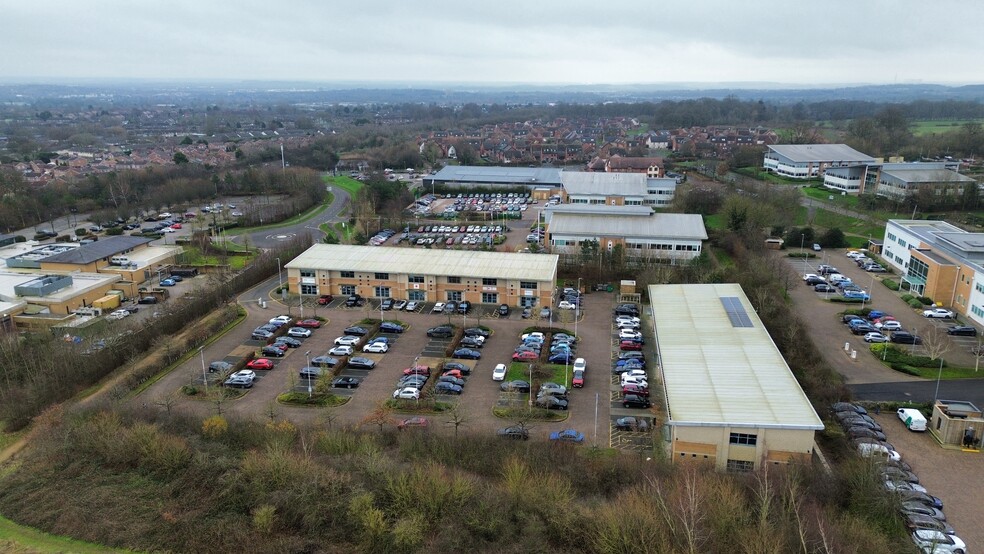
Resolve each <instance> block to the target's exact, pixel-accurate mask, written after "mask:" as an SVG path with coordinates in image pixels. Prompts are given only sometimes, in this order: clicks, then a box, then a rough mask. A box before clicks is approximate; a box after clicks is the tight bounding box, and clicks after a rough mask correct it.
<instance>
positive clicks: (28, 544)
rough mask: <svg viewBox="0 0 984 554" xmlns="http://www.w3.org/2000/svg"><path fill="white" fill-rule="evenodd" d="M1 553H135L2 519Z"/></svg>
mask: <svg viewBox="0 0 984 554" xmlns="http://www.w3.org/2000/svg"><path fill="white" fill-rule="evenodd" d="M0 551H3V552H23V553H36V552H37V553H51V554H55V553H63V552H71V553H73V554H90V553H91V554H105V553H107V552H133V551H132V550H118V549H116V548H110V547H108V546H100V545H97V544H91V543H87V542H82V541H76V540H72V539H69V538H66V537H59V536H56V535H49V534H48V533H43V532H41V531H38V530H37V529H32V528H30V527H23V526H21V525H18V524H16V523H14V522H13V521H10V520H9V519H6V518H3V517H0Z"/></svg>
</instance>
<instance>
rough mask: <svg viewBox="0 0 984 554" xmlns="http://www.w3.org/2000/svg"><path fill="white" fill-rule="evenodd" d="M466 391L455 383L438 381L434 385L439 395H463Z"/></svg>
mask: <svg viewBox="0 0 984 554" xmlns="http://www.w3.org/2000/svg"><path fill="white" fill-rule="evenodd" d="M463 390H464V389H463V388H462V387H461V385H456V384H454V383H448V382H447V381H438V383H437V384H436V385H434V392H436V393H437V394H461V391H463Z"/></svg>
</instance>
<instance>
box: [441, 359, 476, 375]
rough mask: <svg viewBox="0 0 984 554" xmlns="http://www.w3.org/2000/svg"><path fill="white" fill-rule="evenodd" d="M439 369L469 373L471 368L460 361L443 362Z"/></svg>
mask: <svg viewBox="0 0 984 554" xmlns="http://www.w3.org/2000/svg"><path fill="white" fill-rule="evenodd" d="M441 369H443V370H444V371H452V370H455V371H460V372H461V373H462V374H463V375H470V374H471V368H470V367H468V366H467V365H465V364H463V363H461V362H444V365H442V366H441Z"/></svg>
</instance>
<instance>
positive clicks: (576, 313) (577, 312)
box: [574, 277, 581, 342]
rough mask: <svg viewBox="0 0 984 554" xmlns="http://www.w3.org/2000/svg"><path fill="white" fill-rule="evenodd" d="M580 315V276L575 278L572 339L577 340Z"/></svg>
mask: <svg viewBox="0 0 984 554" xmlns="http://www.w3.org/2000/svg"><path fill="white" fill-rule="evenodd" d="M580 315H581V278H580V277H578V278H577V303H576V304H574V341H575V342H577V320H578V319H580Z"/></svg>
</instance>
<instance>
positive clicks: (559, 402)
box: [534, 394, 568, 410]
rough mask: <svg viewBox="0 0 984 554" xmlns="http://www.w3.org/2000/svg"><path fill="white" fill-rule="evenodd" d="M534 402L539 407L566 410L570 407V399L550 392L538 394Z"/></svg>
mask: <svg viewBox="0 0 984 554" xmlns="http://www.w3.org/2000/svg"><path fill="white" fill-rule="evenodd" d="M534 404H535V405H536V407H537V408H545V409H547V410H566V409H567V408H568V401H567V400H566V399H564V398H559V397H556V396H553V395H549V394H545V395H542V396H537V397H536V401H534Z"/></svg>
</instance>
